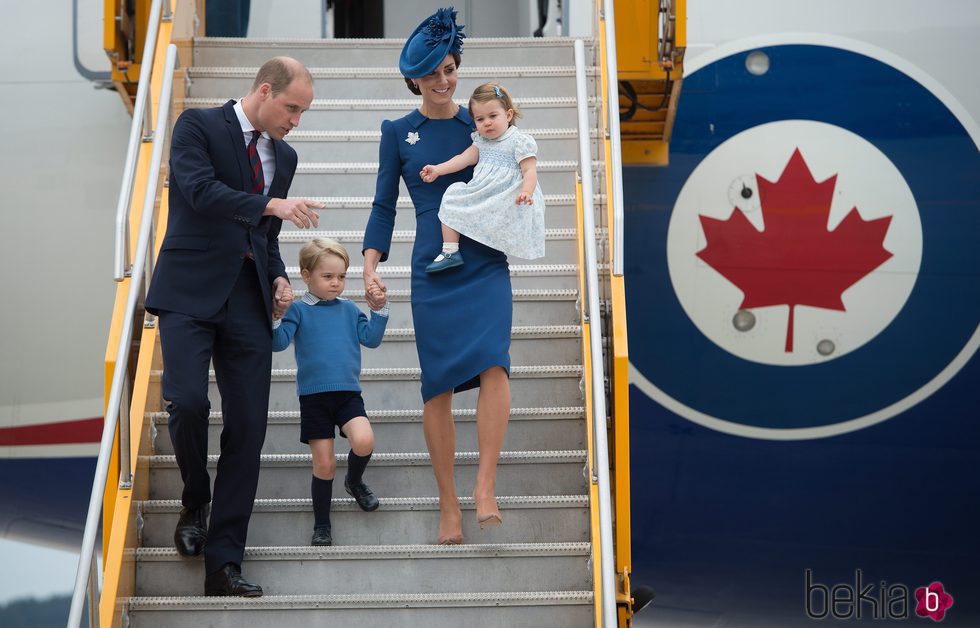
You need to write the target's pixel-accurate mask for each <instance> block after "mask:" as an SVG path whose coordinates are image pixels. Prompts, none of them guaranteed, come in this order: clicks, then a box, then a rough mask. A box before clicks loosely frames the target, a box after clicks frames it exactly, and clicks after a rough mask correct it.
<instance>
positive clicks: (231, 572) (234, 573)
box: [204, 563, 262, 597]
mask: <svg viewBox="0 0 980 628" xmlns="http://www.w3.org/2000/svg"><path fill="white" fill-rule="evenodd" d="M204 595H234V596H238V597H261V596H262V587H260V586H259V585H257V584H252V583H251V582H249V581H248V580H246V579H245V578H242V570H241V568H239V566H238V565H236V564H235V563H225V566H224V567H222V568H221V569H219V570H218V571H216V572H214V573H209V574H208V575H207V577H206V578H204Z"/></svg>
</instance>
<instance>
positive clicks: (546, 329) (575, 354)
mask: <svg viewBox="0 0 980 628" xmlns="http://www.w3.org/2000/svg"><path fill="white" fill-rule="evenodd" d="M581 333H582V328H581V326H578V325H540V326H533V327H514V328H512V332H511V344H510V358H511V361H512V362H514V363H516V364H527V363H529V362H534V361H541V362H547V363H548V364H581V363H582V342H581ZM381 346H382V347H384V349H382V348H381V347H378V348H375V349H367V348H363V350H362V351H361V365H362V367H363V368H385V367H391V368H403V367H417V366H418V365H419V358H418V350H417V349H416V346H415V330H414V329H411V328H397V327H389V328H388V329H386V330H385V335H384V340H383V341H382V343H381ZM293 351H294V349H293V348H287V349H286V350H284V351H279V352H276V353H273V354H272V368H274V369H289V368H295V366H296V360H295V359H294V357H293Z"/></svg>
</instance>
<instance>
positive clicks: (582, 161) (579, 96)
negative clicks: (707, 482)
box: [575, 39, 618, 628]
mask: <svg viewBox="0 0 980 628" xmlns="http://www.w3.org/2000/svg"><path fill="white" fill-rule="evenodd" d="M575 95H576V100H577V103H578V104H577V108H578V148H579V164H578V167H579V176H580V177H581V180H582V209H583V211H582V224H581V225H580V227H581V229H582V239H583V242H584V247H585V269H584V272H583V275H584V278H585V286H586V292H587V293H588V299H587V305H588V308H587V310H586V313H585V320H587V321H590V324H589V355H590V356H591V360H590V363H591V372H592V435H593V440H592V442H593V445H594V450H595V451H594V456H593V465H592V470H591V471H592V472H591V474H590V481H591V482H592V483H593V484H598V494H599V554H600V556H601V566H600V574H601V580H602V597H601V600H600V604H601V605H602V613H601V615H600V617H601V622H600V625H601V626H605V627H607V628H612V627H613V626H616V625H617V622H618V619H617V613H616V566H615V561H614V560H613V540H612V505H611V504H610V500H611V498H612V492H611V491H610V486H609V443H608V440H607V437H606V400H605V389H606V386H605V379H606V377H605V368H604V366H603V364H604V360H603V357H602V325H600V324H599V318H600V314H599V312H600V309H599V266H598V262H597V253H596V236H595V231H596V228H595V205H594V203H593V191H592V176H593V175H592V152H591V149H590V147H589V142H590V137H591V133H590V129H591V127H590V126H589V121H588V115H589V112H588V109H589V97H588V93H587V89H586V77H585V44H584V42H583V41H582V40H581V39H576V40H575ZM590 319H591V320H590Z"/></svg>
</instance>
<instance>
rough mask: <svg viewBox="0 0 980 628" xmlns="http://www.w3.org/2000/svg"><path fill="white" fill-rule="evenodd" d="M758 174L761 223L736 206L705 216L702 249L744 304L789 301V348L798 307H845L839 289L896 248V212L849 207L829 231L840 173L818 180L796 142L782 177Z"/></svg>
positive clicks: (707, 260) (869, 270) (859, 277)
mask: <svg viewBox="0 0 980 628" xmlns="http://www.w3.org/2000/svg"><path fill="white" fill-rule="evenodd" d="M755 178H756V183H757V184H758V188H759V202H760V205H761V207H762V217H763V221H764V223H765V227H764V228H763V230H762V231H758V230H757V229H756V228H755V227H754V226H752V224H751V223H750V222H749V221H748V219H747V218H746V217H745V214H743V213H742V210H741V209H739V208H738V207H735V210H734V211H733V212H732V215H731V216H729V218H728V219H727V220H718V219H716V218H708V217H707V216H700V218H701V227H702V228H703V229H704V235H705V237H706V238H707V240H708V245H707V246H706V247H704V248H703V249H701V250H700V251H699V252H698V254H697V255H698V257H700V258H701V259H702V260H704V261H705V262H706V263H707V264H708V265H709V266H711V267H712V268H714V269H715V270H716V271H718V272H719V273H721V274H722V275H723V276H724V277H725V278H726V279H728V280H729V281H731V282H732V283H733V284H735V285H736V286H737V287H738V288H739V289H741V290H742V293H743V294H744V297H743V299H742V304H741V306H740V309H749V308H754V307H767V306H771V305H789V323H788V327H787V330H786V351H787V352H791V351H792V350H793V310H794V308H795V307H796V306H797V305H809V306H811V307H820V308H827V309H831V310H840V311H844V309H845V308H844V303H843V301H841V294H842V293H843V292H844V291H845V290H847V289H848V288H849V287H851V286H852V285H853V284H854V283H856V282H857V281H858V280H859V279H861V278H862V277H864V276H865V275H867V274H868V273H870V272H871V271H872V270H874V269H875V268H877V267H878V266H880V265H881V264H882V263H884V262H885V261H886V260H887V259H888V258H890V257H891V256H892V254H891V253H890V252H888V251H886V250H885V248H884V246H883V242H884V239H885V234H886V233H887V232H888V226H889V225H890V224H891V219H892V217H891V216H886V217H884V218H877V219H875V220H864V219H862V218H861V215H860V214H859V213H858V211H857V207H852V208H851V211H850V212H848V214H847V216H845V217H844V220H842V221H841V223H840V224H839V225H837V228H836V229H834V230H833V231H830V230H829V229H828V227H827V222H828V218H829V216H830V203H831V199H832V197H833V194H834V185H835V184H836V182H837V175H834V176H832V177H830V178H829V179H827V180H825V181H821V182H819V183H817V181H815V180H814V179H813V175H812V174H811V173H810V169H809V168H808V167H807V165H806V162H805V161H804V160H803V155H802V154H801V153H800V149H799V148H797V149H796V150H795V151H794V152H793V156H792V157H790V159H789V163H787V164H786V168H785V169H784V170H783V173H782V175H780V177H779V180H778V181H776V182H775V183H774V182H772V181H767V180H766V179H764V178H763V177H761V176H759V175H758V174H756V177H755Z"/></svg>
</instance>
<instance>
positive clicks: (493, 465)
mask: <svg viewBox="0 0 980 628" xmlns="http://www.w3.org/2000/svg"><path fill="white" fill-rule="evenodd" d="M509 419H510V380H509V379H508V378H507V373H506V371H504V369H503V368H502V367H499V366H495V367H493V368H489V369H487V370H485V371H483V372H482V373H480V396H479V398H478V400H477V402H476V434H477V440H478V441H479V444H480V468H479V470H478V471H477V474H476V485H475V486H474V487H473V501H474V503H475V504H476V516H477V519H478V520H480V521H486V522H487V523H491V524H493V523H499V521H500V520H499V517H500V511H499V510H498V509H497V498H496V487H497V460H498V459H499V458H500V449H501V448H502V447H503V446H504V437H505V436H506V435H507V421H508V420H509ZM492 515H496V516H497V520H496V521H492V520H488V517H490V518H491V519H492Z"/></svg>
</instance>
